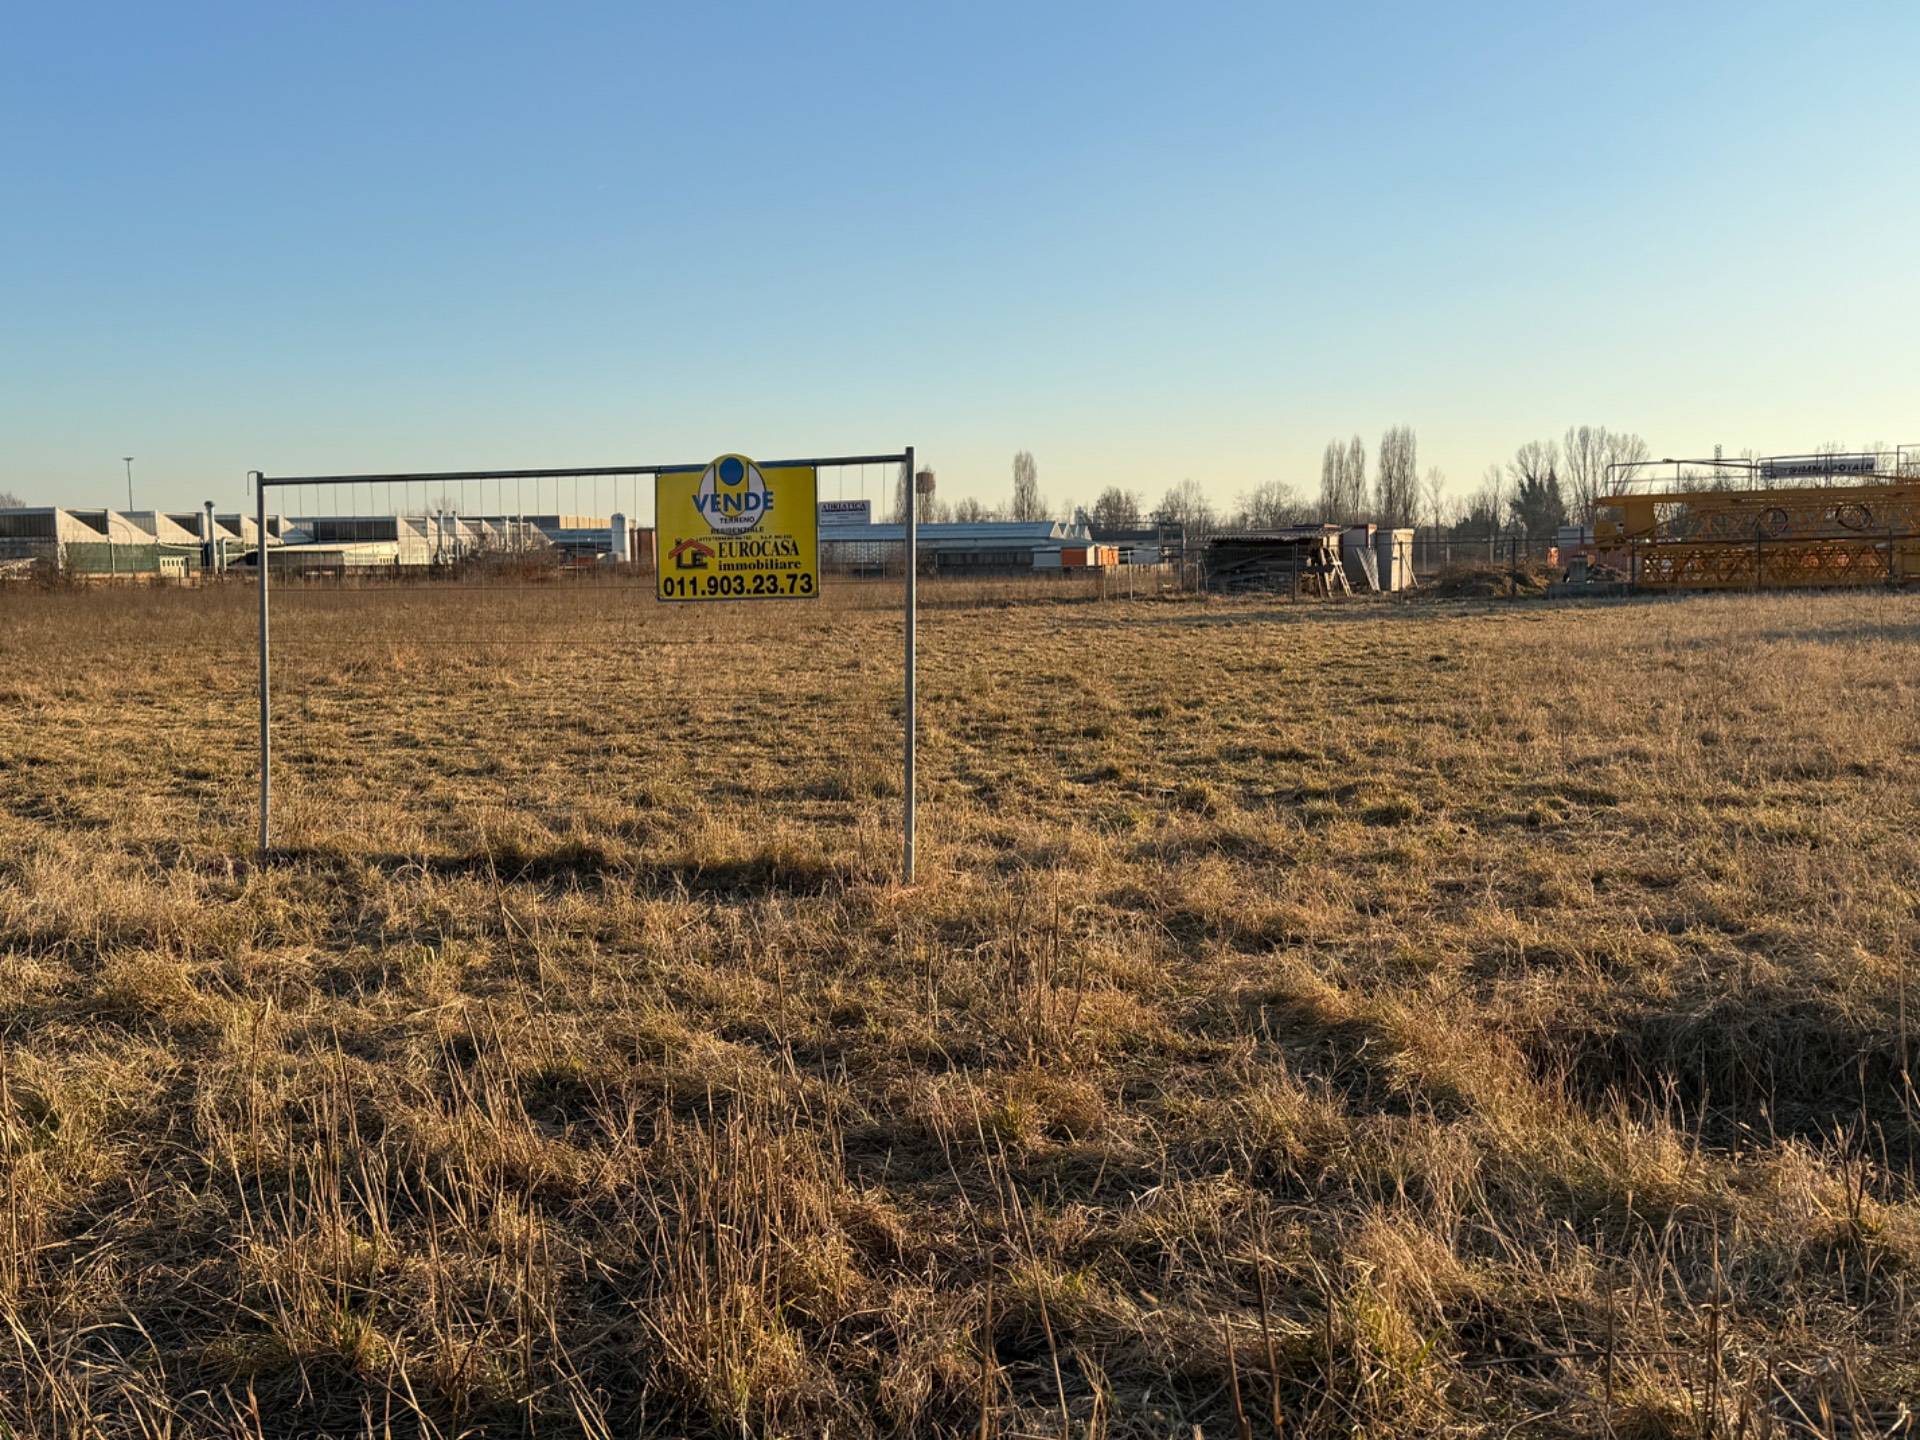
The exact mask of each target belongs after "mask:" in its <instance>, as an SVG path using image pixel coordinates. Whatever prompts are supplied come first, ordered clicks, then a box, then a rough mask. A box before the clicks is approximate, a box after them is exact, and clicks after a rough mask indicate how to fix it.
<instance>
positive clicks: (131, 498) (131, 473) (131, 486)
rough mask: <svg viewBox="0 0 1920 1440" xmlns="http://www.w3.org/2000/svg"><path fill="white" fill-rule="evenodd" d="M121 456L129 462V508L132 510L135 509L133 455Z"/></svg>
mask: <svg viewBox="0 0 1920 1440" xmlns="http://www.w3.org/2000/svg"><path fill="white" fill-rule="evenodd" d="M120 458H121V459H122V460H124V461H126V464H127V509H128V510H132V509H133V456H131V455H122V456H121V457H120Z"/></svg>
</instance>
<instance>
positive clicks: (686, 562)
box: [667, 536, 714, 570]
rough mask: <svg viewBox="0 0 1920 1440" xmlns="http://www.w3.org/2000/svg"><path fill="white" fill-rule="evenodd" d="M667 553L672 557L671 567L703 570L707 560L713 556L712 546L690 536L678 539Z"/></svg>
mask: <svg viewBox="0 0 1920 1440" xmlns="http://www.w3.org/2000/svg"><path fill="white" fill-rule="evenodd" d="M667 554H668V555H670V556H671V557H672V558H673V568H674V569H676V570H704V569H706V568H707V562H708V561H709V560H711V559H713V558H714V551H713V546H711V545H709V544H708V543H707V542H706V541H704V540H695V539H693V538H692V537H691V536H689V537H688V538H687V539H685V540H682V541H680V543H679V544H677V545H675V546H674V547H673V549H671V550H669V551H668V552H667Z"/></svg>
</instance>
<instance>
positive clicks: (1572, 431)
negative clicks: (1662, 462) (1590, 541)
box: [1560, 425, 1647, 525]
mask: <svg viewBox="0 0 1920 1440" xmlns="http://www.w3.org/2000/svg"><path fill="white" fill-rule="evenodd" d="M1646 459H1647V442H1646V441H1645V440H1642V439H1641V438H1640V437H1639V436H1638V435H1635V434H1632V433H1630V432H1628V431H1614V430H1609V429H1607V427H1606V426H1604V425H1580V426H1568V427H1567V434H1566V439H1565V440H1564V441H1563V442H1562V449H1561V466H1560V479H1561V482H1562V488H1563V490H1564V492H1565V495H1566V502H1567V510H1568V514H1569V517H1570V518H1571V519H1572V520H1574V521H1575V522H1576V523H1578V524H1581V525H1585V524H1588V523H1589V522H1591V521H1592V519H1593V511H1594V507H1595V506H1596V505H1597V504H1598V503H1599V502H1600V501H1601V500H1604V499H1605V498H1606V497H1607V496H1608V495H1611V494H1613V493H1614V491H1615V489H1616V488H1617V487H1618V486H1620V485H1623V484H1625V483H1626V482H1627V481H1629V480H1631V479H1632V478H1633V477H1634V476H1635V475H1636V474H1638V473H1639V467H1640V466H1641V465H1643V464H1644V463H1645V462H1646ZM1616 466H1617V467H1618V468H1609V467H1616Z"/></svg>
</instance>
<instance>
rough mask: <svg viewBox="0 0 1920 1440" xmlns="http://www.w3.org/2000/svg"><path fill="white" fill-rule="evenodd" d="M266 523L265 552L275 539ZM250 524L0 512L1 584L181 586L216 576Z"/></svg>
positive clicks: (169, 515)
mask: <svg viewBox="0 0 1920 1440" xmlns="http://www.w3.org/2000/svg"><path fill="white" fill-rule="evenodd" d="M276 523H278V522H274V521H270V522H269V526H268V530H269V538H268V544H269V545H271V544H272V543H274V539H275V538H276V533H275V525H276ZM254 531H255V521H254V519H253V517H252V516H249V515H238V514H228V515H219V514H215V513H214V510H213V507H212V505H210V504H209V505H208V506H206V507H205V508H203V509H200V510H187V511H158V510H126V511H123V510H109V509H100V510H81V509H73V508H69V507H66V506H59V505H42V506H28V507H24V508H20V509H8V510H0V578H19V577H22V576H27V575H32V574H36V573H43V574H57V575H66V576H71V577H79V578H105V579H119V578H125V579H180V580H184V579H186V578H187V577H188V576H190V575H196V574H199V573H200V572H201V571H203V570H209V569H218V568H221V567H222V566H223V565H224V564H225V561H226V558H227V557H228V556H229V555H237V554H238V553H239V552H240V551H241V550H243V549H246V550H250V549H252V548H253V544H254Z"/></svg>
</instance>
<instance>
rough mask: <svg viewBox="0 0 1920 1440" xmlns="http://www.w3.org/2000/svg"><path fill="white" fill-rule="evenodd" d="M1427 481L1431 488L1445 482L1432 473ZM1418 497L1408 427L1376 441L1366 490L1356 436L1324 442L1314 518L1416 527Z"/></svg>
mask: <svg viewBox="0 0 1920 1440" xmlns="http://www.w3.org/2000/svg"><path fill="white" fill-rule="evenodd" d="M1427 481H1428V484H1429V485H1431V486H1442V485H1444V483H1445V482H1444V480H1443V479H1442V478H1441V477H1440V475H1439V472H1438V471H1429V472H1428V477H1427ZM1423 493H1424V491H1423V487H1422V484H1421V480H1420V464H1419V445H1418V441H1417V440H1416V438H1415V436H1414V433H1413V427H1412V426H1411V425H1393V426H1389V427H1388V429H1387V432H1386V433H1385V434H1384V435H1382V436H1381V437H1380V451H1379V453H1378V455H1376V456H1375V457H1374V471H1373V484H1372V486H1371V487H1369V486H1368V484H1367V447H1366V446H1365V444H1363V443H1362V442H1361V439H1360V437H1359V436H1358V435H1355V436H1354V437H1353V438H1352V439H1351V440H1347V441H1344V442H1343V441H1340V440H1329V441H1328V442H1327V448H1326V449H1325V451H1323V452H1322V453H1321V456H1320V506H1319V513H1318V515H1317V516H1316V517H1315V518H1316V519H1320V520H1326V521H1331V522H1333V523H1335V524H1340V525H1353V524H1358V523H1360V522H1362V521H1366V520H1371V521H1373V522H1374V523H1375V524H1377V525H1383V526H1391V527H1393V528H1396V529H1398V528H1400V527H1403V526H1408V525H1415V524H1418V523H1419V521H1420V518H1421V514H1420V512H1421V508H1422V506H1421V500H1422V495H1423Z"/></svg>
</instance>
